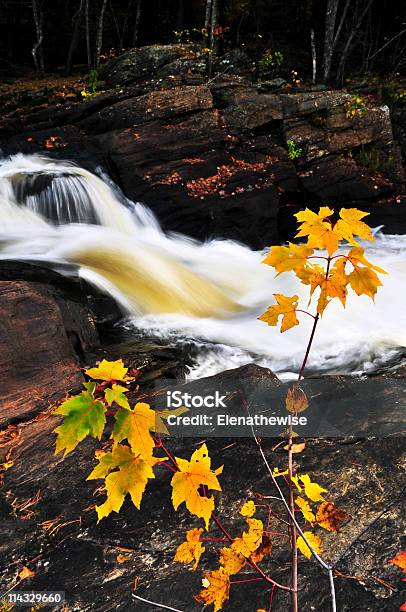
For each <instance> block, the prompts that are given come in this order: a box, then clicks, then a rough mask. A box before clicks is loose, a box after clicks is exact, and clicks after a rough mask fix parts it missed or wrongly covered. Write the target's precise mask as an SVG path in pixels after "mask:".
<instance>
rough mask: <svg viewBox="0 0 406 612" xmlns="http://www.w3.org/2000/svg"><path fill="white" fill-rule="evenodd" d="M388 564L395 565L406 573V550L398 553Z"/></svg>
mask: <svg viewBox="0 0 406 612" xmlns="http://www.w3.org/2000/svg"><path fill="white" fill-rule="evenodd" d="M388 563H393V565H397V566H398V567H400V569H401V570H403V571H404V572H406V550H402V551H401V552H399V553H398V554H397V555H396V556H395V557H393V559H390V560H389V561H388Z"/></svg>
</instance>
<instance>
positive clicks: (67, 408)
mask: <svg viewBox="0 0 406 612" xmlns="http://www.w3.org/2000/svg"><path fill="white" fill-rule="evenodd" d="M84 386H85V391H82V393H79V395H74V396H73V397H70V398H69V399H67V400H65V401H64V402H63V403H62V404H61V405H60V406H59V407H58V408H57V409H56V410H55V411H54V413H55V414H62V415H63V416H64V417H65V419H64V421H63V423H62V424H61V425H59V427H57V428H56V429H55V430H54V432H55V433H56V434H57V436H58V437H57V439H56V444H55V455H57V454H58V453H60V452H61V451H63V450H64V451H65V452H64V457H65V456H66V455H67V454H68V453H70V452H72V451H73V450H74V449H75V448H76V446H77V445H78V444H79V442H81V441H82V440H84V438H86V436H89V435H90V436H93V437H94V438H98V439H99V440H100V438H101V436H102V433H103V431H104V427H105V425H106V416H105V412H106V406H105V405H104V404H103V403H102V402H101V401H99V400H97V399H95V398H94V396H93V394H94V390H95V387H96V385H95V384H94V383H86V384H85V385H84Z"/></svg>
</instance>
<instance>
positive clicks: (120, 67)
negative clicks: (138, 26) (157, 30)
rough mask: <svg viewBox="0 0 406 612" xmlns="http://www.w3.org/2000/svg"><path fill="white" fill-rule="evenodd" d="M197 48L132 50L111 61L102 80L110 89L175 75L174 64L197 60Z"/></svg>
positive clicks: (105, 67) (174, 46) (157, 47)
mask: <svg viewBox="0 0 406 612" xmlns="http://www.w3.org/2000/svg"><path fill="white" fill-rule="evenodd" d="M196 51H197V49H196V47H195V46H193V45H186V44H185V45H151V46H148V47H141V48H139V49H130V50H129V51H127V52H126V53H123V54H122V55H120V56H119V57H117V58H115V59H112V60H110V61H109V62H108V63H107V64H105V65H104V66H103V67H102V69H101V70H100V78H101V79H102V80H103V81H105V83H106V85H108V86H109V87H114V86H116V85H128V84H130V83H134V82H135V81H140V80H142V79H145V78H151V77H152V76H154V75H155V74H157V73H159V72H160V73H162V74H165V75H166V74H175V73H178V69H177V68H178V67H177V66H176V70H175V71H174V72H171V69H170V66H171V65H172V69H173V68H175V66H174V62H177V61H181V60H186V61H193V60H196V59H197V56H196Z"/></svg>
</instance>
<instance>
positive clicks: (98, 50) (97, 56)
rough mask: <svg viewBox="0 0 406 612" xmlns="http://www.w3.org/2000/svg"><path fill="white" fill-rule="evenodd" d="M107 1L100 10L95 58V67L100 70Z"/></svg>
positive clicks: (105, 0) (104, 0)
mask: <svg viewBox="0 0 406 612" xmlns="http://www.w3.org/2000/svg"><path fill="white" fill-rule="evenodd" d="M106 6H107V0H103V4H102V7H101V9H100V15H99V23H98V24H97V34H96V49H95V58H94V66H95V68H98V67H99V65H100V54H101V49H102V44H103V26H104V13H105V12H106Z"/></svg>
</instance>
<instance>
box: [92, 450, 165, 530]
mask: <svg viewBox="0 0 406 612" xmlns="http://www.w3.org/2000/svg"><path fill="white" fill-rule="evenodd" d="M161 461H164V459H157V458H156V457H150V458H149V459H144V458H142V457H141V456H140V455H136V454H134V453H133V452H132V450H131V448H130V447H129V446H126V445H122V444H117V445H116V446H114V447H113V450H112V451H111V452H109V453H106V454H105V455H103V456H102V457H101V458H100V460H99V464H98V465H96V467H95V468H94V470H93V471H92V472H91V474H89V476H88V477H87V480H97V479H99V478H100V479H101V478H104V479H105V485H104V488H105V491H106V493H107V499H106V501H105V502H104V503H103V504H101V505H100V506H96V512H97V515H98V520H99V521H101V520H102V519H103V518H105V517H106V516H108V515H109V514H110V513H111V512H113V511H114V512H119V511H120V508H121V506H122V505H123V502H124V499H125V497H126V495H127V494H129V495H130V497H131V500H132V502H133V504H134V506H135V507H136V508H138V509H139V508H140V505H141V500H142V496H143V494H144V491H145V487H146V486H147V482H148V480H150V479H152V478H155V475H154V472H153V469H152V468H153V466H154V465H156V464H157V463H160V462H161Z"/></svg>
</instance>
